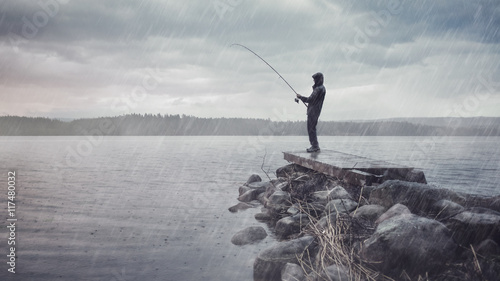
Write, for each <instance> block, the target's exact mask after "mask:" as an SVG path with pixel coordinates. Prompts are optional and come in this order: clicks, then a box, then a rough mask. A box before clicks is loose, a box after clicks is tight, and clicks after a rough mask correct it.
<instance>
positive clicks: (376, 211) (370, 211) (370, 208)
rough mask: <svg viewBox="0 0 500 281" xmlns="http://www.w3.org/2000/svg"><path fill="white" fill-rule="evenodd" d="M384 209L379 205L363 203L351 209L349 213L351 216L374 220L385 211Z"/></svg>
mask: <svg viewBox="0 0 500 281" xmlns="http://www.w3.org/2000/svg"><path fill="white" fill-rule="evenodd" d="M385 210H386V209H385V207H383V206H380V205H364V206H361V207H359V208H357V209H356V210H355V211H353V212H352V213H351V215H352V216H353V218H357V219H365V220H368V221H371V222H374V221H376V220H377V219H378V218H379V217H380V216H381V215H382V214H383V213H384V212H385Z"/></svg>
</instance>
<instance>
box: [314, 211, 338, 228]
mask: <svg viewBox="0 0 500 281" xmlns="http://www.w3.org/2000/svg"><path fill="white" fill-rule="evenodd" d="M336 225H337V214H336V213H332V214H327V215H325V216H323V217H321V219H319V220H318V222H317V223H316V224H315V225H314V227H315V228H317V229H319V230H323V229H327V228H329V227H335V226H336Z"/></svg>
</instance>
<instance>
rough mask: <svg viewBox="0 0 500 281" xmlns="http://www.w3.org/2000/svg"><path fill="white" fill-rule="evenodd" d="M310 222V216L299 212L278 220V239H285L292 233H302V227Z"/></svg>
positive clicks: (276, 229)
mask: <svg viewBox="0 0 500 281" xmlns="http://www.w3.org/2000/svg"><path fill="white" fill-rule="evenodd" d="M308 223H309V217H308V216H307V215H305V214H297V215H294V216H291V217H284V218H282V219H280V220H279V221H277V222H276V227H275V228H274V232H275V234H276V237H277V238H278V239H285V238H287V237H289V236H290V235H292V234H296V233H300V230H301V229H302V227H304V226H306V225H307V224H308Z"/></svg>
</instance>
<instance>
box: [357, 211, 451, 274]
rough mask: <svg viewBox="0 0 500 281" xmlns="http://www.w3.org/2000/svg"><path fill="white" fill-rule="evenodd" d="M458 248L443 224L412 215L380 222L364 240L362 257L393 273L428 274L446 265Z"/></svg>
mask: <svg viewBox="0 0 500 281" xmlns="http://www.w3.org/2000/svg"><path fill="white" fill-rule="evenodd" d="M457 249H458V245H457V244H455V242H454V241H453V239H452V234H451V232H450V231H449V230H448V229H447V228H446V227H445V226H444V225H443V224H442V223H440V222H438V221H435V220H431V219H427V218H423V217H419V216H417V215H413V214H410V215H400V216H396V217H392V218H390V219H388V220H385V221H383V222H382V223H380V224H379V225H378V226H377V229H376V231H375V233H374V234H373V235H372V236H371V237H370V238H369V239H368V240H366V241H365V242H364V243H363V246H362V250H361V256H362V258H363V259H364V260H366V261H368V262H372V263H373V265H374V266H375V267H377V268H378V269H379V270H381V271H382V272H384V273H385V274H389V275H391V276H400V274H401V272H402V271H403V270H405V271H406V272H407V273H408V274H410V276H416V275H418V274H421V275H422V276H425V274H426V272H429V273H432V272H436V271H437V270H439V269H441V268H442V267H443V266H445V265H446V263H447V262H448V261H450V260H451V259H452V258H453V257H454V256H455V254H456V251H457Z"/></svg>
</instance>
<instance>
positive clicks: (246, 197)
mask: <svg viewBox="0 0 500 281" xmlns="http://www.w3.org/2000/svg"><path fill="white" fill-rule="evenodd" d="M259 191H260V190H258V189H250V190H248V191H247V192H245V193H243V194H242V195H240V196H239V197H238V200H239V201H241V202H250V201H253V200H256V199H257V197H258V196H259V194H260V193H262V192H259Z"/></svg>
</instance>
